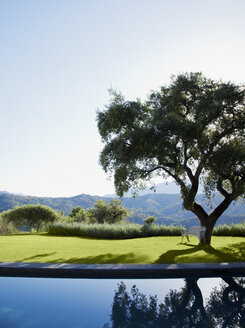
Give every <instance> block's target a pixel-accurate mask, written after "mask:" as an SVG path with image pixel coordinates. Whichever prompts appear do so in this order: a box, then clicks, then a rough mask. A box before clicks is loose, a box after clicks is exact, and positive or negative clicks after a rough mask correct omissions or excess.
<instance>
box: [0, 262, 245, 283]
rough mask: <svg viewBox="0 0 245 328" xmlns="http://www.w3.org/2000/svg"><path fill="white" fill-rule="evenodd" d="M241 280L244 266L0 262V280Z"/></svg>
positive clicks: (244, 269)
mask: <svg viewBox="0 0 245 328" xmlns="http://www.w3.org/2000/svg"><path fill="white" fill-rule="evenodd" d="M232 275H233V276H236V277H238V276H245V262H230V263H181V264H176V263H173V264H70V263H20V262H0V276H4V277H36V278H89V279H127V278H128V279H153V278H154V279H155V278H185V277H208V278H209V277H221V276H232Z"/></svg>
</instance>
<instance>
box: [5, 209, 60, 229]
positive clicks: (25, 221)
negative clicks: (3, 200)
mask: <svg viewBox="0 0 245 328" xmlns="http://www.w3.org/2000/svg"><path fill="white" fill-rule="evenodd" d="M2 217H3V219H4V220H5V221H6V222H11V223H13V225H14V226H15V227H18V228H19V227H21V226H24V225H28V226H29V227H32V228H35V229H36V230H37V231H39V229H40V228H41V227H42V226H44V225H46V224H47V223H52V222H55V221H56V220H57V219H58V218H59V214H58V213H57V212H56V211H54V210H53V209H51V208H50V207H48V206H43V205H24V206H20V207H16V208H14V209H12V210H8V211H5V212H3V213H2Z"/></svg>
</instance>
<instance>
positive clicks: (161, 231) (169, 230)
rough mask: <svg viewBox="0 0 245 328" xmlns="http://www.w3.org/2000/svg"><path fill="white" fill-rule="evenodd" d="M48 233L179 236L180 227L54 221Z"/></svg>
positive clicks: (129, 236) (121, 236)
mask: <svg viewBox="0 0 245 328" xmlns="http://www.w3.org/2000/svg"><path fill="white" fill-rule="evenodd" d="M48 233H49V234H52V235H63V236H86V237H96V238H102V239H131V238H141V237H152V236H180V235H181V227H175V226H164V225H161V226H158V225H144V226H142V225H140V224H136V223H130V222H125V223H121V224H108V223H104V224H98V223H95V224H86V223H80V224H79V223H64V222H63V223H61V222H59V223H55V224H52V225H50V226H49V229H48Z"/></svg>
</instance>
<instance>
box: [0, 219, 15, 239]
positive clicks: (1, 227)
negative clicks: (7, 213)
mask: <svg viewBox="0 0 245 328" xmlns="http://www.w3.org/2000/svg"><path fill="white" fill-rule="evenodd" d="M14 232H15V228H14V226H13V224H12V223H9V222H6V221H5V220H4V219H3V218H2V217H1V216H0V235H9V234H11V233H14Z"/></svg>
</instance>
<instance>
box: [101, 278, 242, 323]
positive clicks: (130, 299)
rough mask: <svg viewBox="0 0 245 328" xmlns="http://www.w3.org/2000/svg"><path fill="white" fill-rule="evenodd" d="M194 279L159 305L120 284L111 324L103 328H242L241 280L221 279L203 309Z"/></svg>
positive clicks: (116, 293) (174, 291) (155, 300)
mask: <svg viewBox="0 0 245 328" xmlns="http://www.w3.org/2000/svg"><path fill="white" fill-rule="evenodd" d="M198 279H199V278H187V279H185V285H184V287H183V288H181V289H180V290H179V291H177V290H170V291H169V293H168V294H167V295H166V296H165V298H164V301H163V302H162V303H159V302H158V298H157V296H156V295H155V296H150V297H149V298H147V296H146V295H144V294H143V293H140V291H139V290H138V288H137V287H136V285H134V286H133V287H132V288H131V291H130V293H129V292H128V291H127V288H126V285H125V284H124V283H123V282H121V283H120V284H119V285H118V289H117V290H116V292H115V295H114V300H113V304H112V313H111V316H110V317H111V322H110V324H109V323H107V324H105V325H104V328H160V327H161V328H163V327H173V328H194V327H198V328H209V327H215V328H216V327H222V328H223V327H245V319H244V318H245V288H244V286H245V278H240V279H238V278H231V277H223V278H222V279H223V282H222V284H221V285H220V288H217V287H215V288H214V289H213V290H212V292H211V294H210V296H209V298H208V299H207V300H206V305H205V306H204V302H203V296H202V293H201V290H200V288H199V286H198V284H197V281H198Z"/></svg>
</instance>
